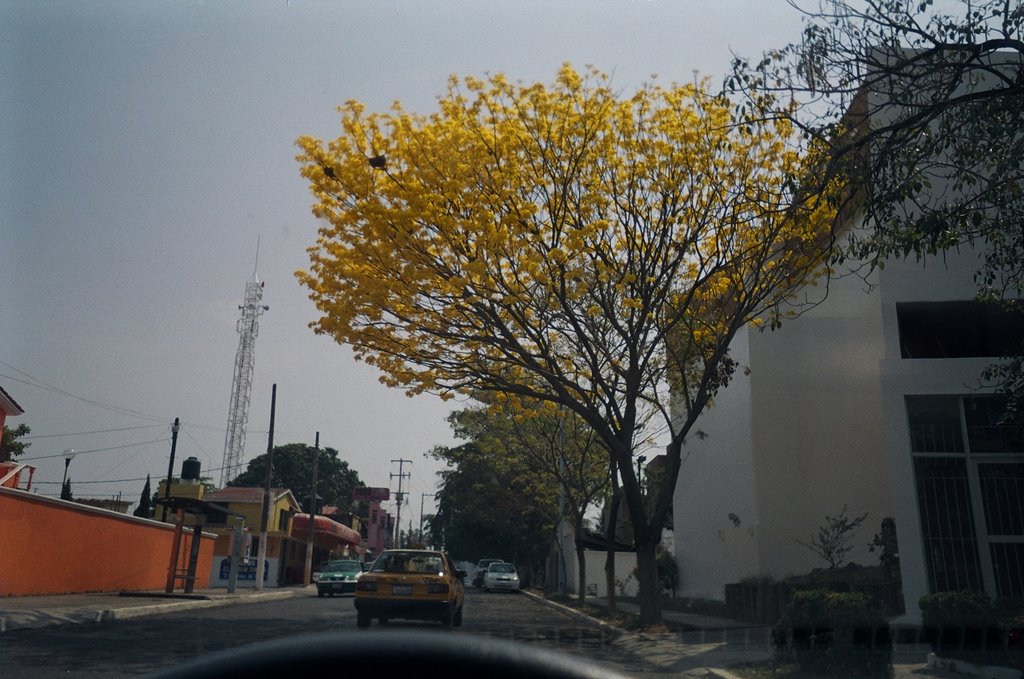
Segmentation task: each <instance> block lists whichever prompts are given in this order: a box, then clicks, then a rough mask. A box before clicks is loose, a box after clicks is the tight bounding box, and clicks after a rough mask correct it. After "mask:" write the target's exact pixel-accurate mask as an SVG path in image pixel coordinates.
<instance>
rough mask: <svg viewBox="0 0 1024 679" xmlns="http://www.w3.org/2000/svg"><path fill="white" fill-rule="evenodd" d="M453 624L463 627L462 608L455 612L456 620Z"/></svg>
mask: <svg viewBox="0 0 1024 679" xmlns="http://www.w3.org/2000/svg"><path fill="white" fill-rule="evenodd" d="M452 624H453V625H454V626H455V627H462V606H459V610H457V611H455V619H454V620H452Z"/></svg>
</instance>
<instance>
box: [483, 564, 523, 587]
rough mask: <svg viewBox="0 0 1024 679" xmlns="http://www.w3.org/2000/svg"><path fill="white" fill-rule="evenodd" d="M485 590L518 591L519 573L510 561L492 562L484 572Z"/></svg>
mask: <svg viewBox="0 0 1024 679" xmlns="http://www.w3.org/2000/svg"><path fill="white" fill-rule="evenodd" d="M484 591H485V592H518V591H519V573H517V572H516V567H515V566H513V565H512V564H510V563H492V564H491V565H490V566H488V567H487V572H486V573H484Z"/></svg>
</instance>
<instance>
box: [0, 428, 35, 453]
mask: <svg viewBox="0 0 1024 679" xmlns="http://www.w3.org/2000/svg"><path fill="white" fill-rule="evenodd" d="M31 432H32V430H31V429H30V428H29V426H28V425H27V424H19V425H18V426H17V427H15V428H14V429H11V428H10V427H8V426H7V425H6V424H5V425H4V432H3V439H0V462H8V461H10V460H12V459H14V458H15V457H17V456H18V455H21V454H22V453H24V452H25V449H26V448H28V447H29V446H30V445H32V444H31V443H25V442H24V441H19V440H18V439H20V438H23V437H25V436H28V435H29V434H30V433H31Z"/></svg>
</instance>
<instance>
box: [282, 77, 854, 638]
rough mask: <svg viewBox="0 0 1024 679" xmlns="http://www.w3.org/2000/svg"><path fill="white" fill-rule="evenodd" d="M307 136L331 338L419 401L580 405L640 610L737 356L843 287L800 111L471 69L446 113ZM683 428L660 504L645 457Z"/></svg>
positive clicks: (344, 111)
mask: <svg viewBox="0 0 1024 679" xmlns="http://www.w3.org/2000/svg"><path fill="white" fill-rule="evenodd" d="M339 110H340V113H341V127H342V132H341V135H340V136H339V137H338V138H336V139H334V140H332V141H328V142H323V141H320V140H317V139H314V138H311V137H302V138H300V139H299V140H298V145H299V147H300V149H301V153H300V154H299V156H298V160H299V162H300V164H301V172H302V175H303V176H304V177H305V178H306V179H307V180H308V181H309V183H310V187H311V190H312V192H313V194H314V196H315V203H314V207H313V213H314V214H315V215H316V216H317V217H318V218H320V219H321V220H322V225H321V227H320V230H319V237H318V240H317V243H316V245H315V246H313V247H311V248H310V249H309V255H310V268H309V270H308V271H300V272H298V273H297V276H298V278H299V280H300V281H301V282H302V284H303V285H305V286H306V287H308V289H309V291H310V298H311V299H312V300H313V302H314V303H315V304H316V307H317V309H318V310H319V312H320V313H321V316H320V318H319V319H318V320H316V321H315V322H314V323H312V324H311V325H312V327H313V329H314V330H315V331H316V332H317V333H321V334H325V335H329V336H331V337H333V338H335V339H336V340H337V341H338V342H339V343H342V344H347V345H349V346H350V347H352V349H353V350H354V352H355V355H356V356H357V357H358V358H359V359H361V360H364V361H366V362H367V363H369V364H371V365H374V366H376V367H377V368H378V369H379V370H380V371H381V375H382V377H381V380H382V381H383V382H384V383H385V384H388V385H391V386H395V387H401V388H404V389H406V390H407V392H408V393H409V394H410V395H412V394H417V393H421V392H425V391H430V392H435V393H439V394H441V395H442V396H452V395H454V394H455V393H459V392H462V393H467V392H473V391H478V390H479V391H485V392H494V393H495V394H496V398H495V399H494V400H493V404H492V407H500V408H506V409H510V410H513V411H514V410H515V409H517V408H518V407H520V406H519V405H518V404H521V403H523V402H528V401H541V402H548V403H552V404H555V405H558V406H562V407H564V408H568V409H569V410H571V411H573V412H575V413H576V414H578V415H579V417H580V418H582V419H583V420H584V421H585V422H586V423H587V424H588V425H589V426H590V427H592V428H593V430H594V432H595V433H596V435H597V436H598V437H599V438H600V439H601V441H602V444H603V446H604V448H605V449H606V450H607V451H608V452H607V454H608V455H609V456H610V460H609V462H610V464H611V465H613V466H614V468H617V469H618V473H619V475H620V477H621V482H622V488H623V492H624V500H625V503H626V506H627V507H628V510H629V515H630V520H631V521H632V524H633V528H634V534H635V539H636V546H637V550H638V555H637V560H638V571H639V585H640V601H641V609H642V613H641V619H642V622H644V623H656V622H658V621H659V620H660V609H659V603H658V599H659V586H658V579H657V570H656V567H655V561H654V558H655V546H656V545H657V544H658V542H659V541H660V538H661V532H662V527H663V525H664V523H665V519H666V516H667V513H668V511H669V507H670V503H671V500H672V494H673V491H674V489H675V483H676V477H677V475H678V471H679V466H680V451H681V447H682V445H683V441H684V439H685V437H686V435H687V433H688V432H690V431H691V430H692V429H693V427H694V424H695V423H696V421H697V419H698V417H699V415H700V413H701V411H703V410H704V408H705V407H706V406H707V405H708V403H709V402H710V400H711V399H712V397H713V396H714V394H715V392H716V391H717V390H718V389H719V388H721V387H722V386H723V385H724V384H725V383H726V382H727V381H728V378H729V375H730V373H731V371H732V369H733V366H734V363H733V362H732V361H731V359H729V356H728V347H729V342H730V340H731V339H732V338H733V336H734V335H735V333H736V332H737V331H738V330H739V329H740V328H742V327H744V326H745V325H747V324H750V323H758V324H761V323H763V324H766V325H774V324H776V323H777V322H778V321H779V320H780V319H781V318H782V317H784V316H785V315H786V314H787V313H789V312H790V311H791V310H792V309H793V308H794V307H793V306H792V303H793V296H794V294H796V293H797V292H798V291H800V290H801V289H802V286H804V285H805V284H806V282H807V281H808V280H809V279H811V278H812V277H814V276H815V275H817V274H818V273H820V271H821V268H822V262H823V259H824V257H825V255H826V254H827V253H826V250H827V247H828V234H829V232H830V227H831V222H832V218H833V216H834V211H833V209H832V208H831V207H830V205H829V203H828V202H827V201H824V200H821V196H820V194H819V195H818V200H817V201H816V202H814V203H809V202H804V201H802V200H801V199H800V193H799V186H800V184H801V180H802V178H803V177H805V176H806V174H807V173H808V172H809V171H811V170H810V169H809V168H808V161H807V160H806V158H805V157H804V156H803V155H802V154H800V153H798V151H797V150H796V149H795V148H794V146H793V145H792V141H793V139H794V135H793V134H792V130H791V129H790V128H789V127H788V123H786V122H785V121H784V120H776V121H771V120H767V121H763V122H755V123H749V122H747V123H744V124H742V125H737V124H734V118H736V117H735V116H734V115H733V114H734V112H735V111H734V108H733V105H732V104H731V102H730V101H729V100H727V99H725V98H723V97H721V96H717V95H713V94H710V93H709V92H708V91H707V90H706V89H705V87H704V86H703V85H702V84H692V85H672V86H660V85H657V84H647V85H644V86H642V87H640V88H638V89H637V90H636V92H635V93H633V94H632V95H631V96H620V95H619V94H618V93H617V92H616V91H615V90H614V89H613V88H612V86H611V83H610V81H609V78H608V77H607V76H606V75H604V74H602V73H600V72H598V71H595V70H590V71H588V72H586V73H582V74H581V73H579V72H577V71H576V70H574V69H573V68H572V67H570V66H568V65H566V66H564V67H563V68H562V69H561V71H560V72H559V73H558V76H557V77H556V79H555V81H554V82H553V83H551V84H550V85H545V84H540V83H537V84H522V83H513V82H510V81H509V80H507V79H506V78H505V77H504V76H502V75H494V76H491V77H488V78H486V79H477V78H472V77H467V78H464V79H458V78H454V77H453V78H452V79H451V80H450V82H449V86H448V90H447V93H446V94H445V95H444V96H442V97H441V98H440V99H439V101H438V109H437V111H436V112H434V113H432V114H430V115H417V114H414V113H410V112H407V111H406V110H404V109H403V107H402V106H401V104H399V103H395V104H394V106H393V107H392V109H391V110H390V111H389V112H378V113H368V112H367V111H366V110H365V108H364V107H363V106H362V105H361V104H359V103H358V102H354V101H352V102H349V103H347V104H345V105H344V106H342V107H341V108H340V109H339ZM656 432H663V433H665V436H666V438H667V439H668V440H669V443H668V446H667V450H666V452H667V456H668V465H667V473H666V474H664V475H662V476H661V479H662V480H661V481H660V482H659V483H658V484H656V485H657V487H656V488H649V489H648V492H649V494H650V498H649V499H647V500H645V498H644V494H643V492H642V491H641V487H640V485H639V483H638V481H637V476H636V473H635V471H634V468H633V464H632V461H633V458H634V455H636V454H637V453H638V451H639V449H640V447H641V446H643V445H645V443H646V442H647V441H648V440H649V437H650V436H652V434H654V433H656Z"/></svg>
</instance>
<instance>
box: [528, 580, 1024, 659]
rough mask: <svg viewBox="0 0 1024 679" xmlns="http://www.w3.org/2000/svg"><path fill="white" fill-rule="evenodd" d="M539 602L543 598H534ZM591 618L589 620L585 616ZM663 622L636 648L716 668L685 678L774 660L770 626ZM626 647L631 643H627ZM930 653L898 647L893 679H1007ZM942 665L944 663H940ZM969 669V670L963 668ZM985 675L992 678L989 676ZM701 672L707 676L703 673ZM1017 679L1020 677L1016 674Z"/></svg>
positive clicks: (705, 619)
mask: <svg viewBox="0 0 1024 679" xmlns="http://www.w3.org/2000/svg"><path fill="white" fill-rule="evenodd" d="M531 596H534V597H535V598H538V599H543V597H539V596H537V595H535V594H531ZM547 603H549V604H551V605H554V606H559V607H561V608H564V609H565V610H567V611H571V612H573V613H575V614H577V615H583V616H586V614H585V613H583V612H581V611H577V610H576V609H574V608H571V607H568V606H562V605H561V604H557V603H554V602H550V601H548V602H547ZM587 603H588V604H591V605H594V606H602V607H603V606H607V605H608V602H607V600H606V599H601V598H597V597H587ZM616 606H617V607H618V609H619V610H620V611H622V612H623V613H630V614H638V613H639V612H640V607H639V605H637V604H634V603H631V602H622V601H617V602H616ZM586 617H589V616H586ZM661 617H662V619H663V620H664V621H665V622H666V623H667V624H668V627H671V628H674V631H669V632H665V633H662V634H652V633H649V632H639V633H630V634H631V635H632V636H634V637H636V639H635V640H634V641H633V643H636V644H638V645H639V646H641V647H642V648H643V649H644V652H645V654H647V655H648V656H650V655H652V654H653V653H657V654H658V655H661V656H662V657H663V658H664V660H665V661H666V663H667V665H666V667H668V666H670V665H671V664H672V663H673V662H676V661H678V660H679V658H681V657H683V656H685V655H686V653H685V652H684V649H694V650H698V651H699V652H703V653H706V654H707V656H708V657H707V658H706V659H707V660H714V661H715V662H714V663H712V665H713V666H705V667H703V668H700V669H699V670H695V671H692V672H687V673H684V674H683V676H687V677H689V676H694V677H717V678H719V679H741V675H740V674H737V673H736V670H732V671H730V670H728V669H724V668H728V667H733V666H735V665H737V664H740V663H746V662H760V661H764V660H768V659H770V658H771V657H772V654H773V651H774V649H773V647H772V643H771V627H768V626H765V625H756V624H752V623H744V622H737V621H735V620H728V619H725V618H716V617H712V616H707V615H700V614H696V613H687V612H685V611H673V610H662V612H661ZM591 619H592V620H595V621H596V622H598V623H600V624H609V623H607V622H605V621H603V620H601V619H600V618H591ZM627 643H628V642H627ZM930 652H931V648H930V647H929V646H928V645H927V644H924V643H897V644H896V645H895V646H894V648H893V657H892V662H893V679H963V678H964V677H969V676H984V677H989V678H993V679H994V678H995V677H1000V678H1001V677H1007V676H1008V674H1007V673H1005V672H1002V671H999V670H1001V669H1002V668H999V670H996V671H994V672H992V668H977V670H979V671H978V672H975V671H972V670H974V669H975V668H971V669H969V670H967V671H965V672H964V673H962V674H961V673H958V672H953V671H951V670H949V669H944V668H942V667H937V666H932V665H930V664H929V653H930ZM940 662H941V661H940ZM965 669H966V668H965ZM986 671H989V672H990V673H988V674H986ZM702 672H703V674H702ZM1013 676H1014V677H1018V676H1019V673H1017V674H1014V675H1013Z"/></svg>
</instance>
